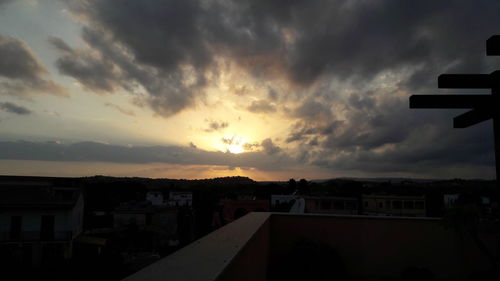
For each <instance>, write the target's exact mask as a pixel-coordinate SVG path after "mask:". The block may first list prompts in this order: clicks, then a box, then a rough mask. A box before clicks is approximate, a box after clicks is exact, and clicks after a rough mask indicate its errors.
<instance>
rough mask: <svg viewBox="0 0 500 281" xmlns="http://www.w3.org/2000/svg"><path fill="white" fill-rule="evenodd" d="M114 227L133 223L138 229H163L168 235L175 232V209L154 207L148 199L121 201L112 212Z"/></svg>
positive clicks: (122, 226)
mask: <svg viewBox="0 0 500 281" xmlns="http://www.w3.org/2000/svg"><path fill="white" fill-rule="evenodd" d="M113 225H114V227H115V229H122V228H126V227H129V226H131V225H134V226H136V227H139V228H140V229H156V230H162V231H165V232H166V233H167V234H168V235H170V236H175V235H176V234H177V209H175V208H170V207H155V206H153V205H151V203H150V202H149V201H144V202H129V203H123V204H121V205H120V206H119V207H117V208H116V209H115V211H114V212H113Z"/></svg>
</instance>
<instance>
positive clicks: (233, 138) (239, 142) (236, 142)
mask: <svg viewBox="0 0 500 281" xmlns="http://www.w3.org/2000/svg"><path fill="white" fill-rule="evenodd" d="M246 142H248V141H247V140H246V139H245V138H244V137H241V136H238V135H228V136H223V137H222V143H223V145H224V150H225V151H227V152H229V153H233V154H239V153H242V152H245V148H244V144H245V143H246Z"/></svg>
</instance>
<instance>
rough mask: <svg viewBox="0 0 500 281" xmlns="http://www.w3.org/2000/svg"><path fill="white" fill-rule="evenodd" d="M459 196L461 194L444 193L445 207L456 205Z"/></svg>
mask: <svg viewBox="0 0 500 281" xmlns="http://www.w3.org/2000/svg"><path fill="white" fill-rule="evenodd" d="M458 197H460V194H458V193H457V194H444V195H443V201H444V207H445V208H446V209H450V208H453V207H455V205H456V202H457V200H458Z"/></svg>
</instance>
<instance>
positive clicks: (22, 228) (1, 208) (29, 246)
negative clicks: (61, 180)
mask: <svg viewBox="0 0 500 281" xmlns="http://www.w3.org/2000/svg"><path fill="white" fill-rule="evenodd" d="M83 205H84V201H83V195H82V192H81V190H80V189H78V188H73V187H55V186H52V185H51V184H50V183H39V184H30V185H27V184H26V183H21V184H6V185H5V184H4V185H2V186H0V247H1V248H2V249H1V250H2V251H3V254H7V255H8V256H10V257H11V258H12V259H13V260H15V261H16V262H18V263H22V264H24V265H25V266H28V267H35V268H36V267H40V266H42V265H47V264H57V263H58V262H61V261H64V260H67V259H69V258H71V256H72V252H73V251H72V250H73V241H74V239H75V238H76V237H77V236H78V235H80V233H81V232H82V227H83Z"/></svg>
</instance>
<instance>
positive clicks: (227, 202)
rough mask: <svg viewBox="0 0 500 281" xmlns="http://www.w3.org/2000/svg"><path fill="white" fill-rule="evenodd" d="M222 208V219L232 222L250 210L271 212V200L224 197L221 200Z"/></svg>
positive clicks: (225, 221) (224, 221)
mask: <svg viewBox="0 0 500 281" xmlns="http://www.w3.org/2000/svg"><path fill="white" fill-rule="evenodd" d="M219 205H220V206H221V209H222V214H221V215H222V221H223V223H224V224H227V223H230V222H232V221H234V220H236V219H238V218H240V217H242V216H244V215H246V214H248V213H250V212H269V200H250V199H239V200H232V199H222V200H220V201H219Z"/></svg>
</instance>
